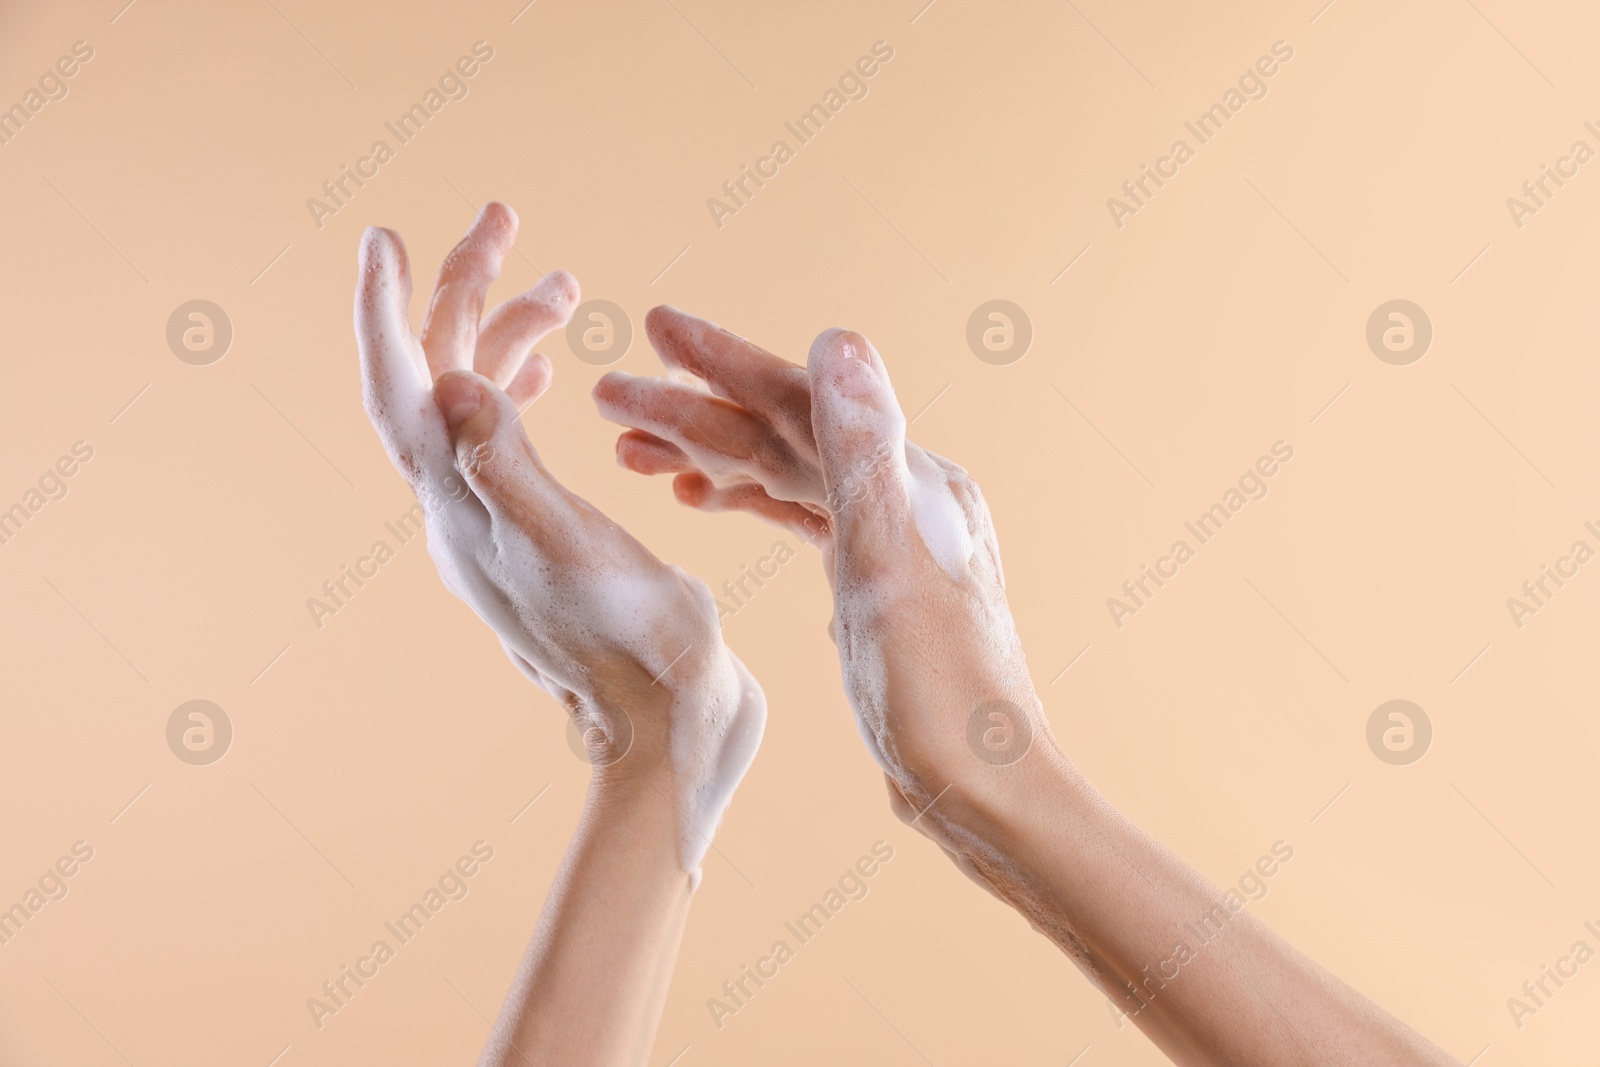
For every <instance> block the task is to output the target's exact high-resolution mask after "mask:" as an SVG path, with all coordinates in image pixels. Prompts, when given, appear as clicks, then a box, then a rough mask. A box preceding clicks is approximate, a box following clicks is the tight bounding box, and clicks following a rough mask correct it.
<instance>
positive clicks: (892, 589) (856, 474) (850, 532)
mask: <svg viewBox="0 0 1600 1067" xmlns="http://www.w3.org/2000/svg"><path fill="white" fill-rule="evenodd" d="M646 330H647V333H648V335H649V337H650V342H651V344H652V345H653V346H654V348H655V350H656V352H657V354H658V355H659V356H660V357H661V359H662V361H663V362H664V363H666V364H667V366H668V367H671V368H673V369H675V370H679V371H686V372H688V373H689V374H692V375H695V376H697V377H698V378H700V379H702V380H703V381H704V382H705V383H706V384H707V385H708V386H709V387H710V389H711V392H712V393H713V394H714V395H706V394H705V393H704V392H702V391H700V390H698V389H696V388H694V387H692V386H689V385H686V384H682V383H679V382H675V381H671V380H668V379H661V378H637V377H633V376H630V375H627V374H621V373H617V372H613V373H611V374H608V375H606V376H605V377H604V378H602V379H601V380H600V382H599V383H598V384H597V385H596V386H595V400H596V402H597V403H598V404H599V407H600V411H601V413H602V414H603V415H605V416H606V417H607V418H609V419H611V420H612V421H614V422H618V423H621V424H623V425H624V426H627V427H630V429H629V431H628V432H626V433H624V434H623V435H622V437H621V439H620V440H619V441H618V443H617V456H618V460H619V462H621V463H622V465H623V466H625V467H628V468H630V469H632V470H635V471H638V472H640V473H645V474H659V473H674V474H676V476H677V477H676V478H675V479H674V484H673V488H674V490H675V492H676V494H677V497H678V499H679V500H680V501H681V502H683V503H684V504H687V505H689V506H691V507H695V508H699V509H702V510H706V511H728V510H733V511H747V512H750V513H752V514H754V515H756V516H758V517H760V518H762V519H765V520H767V521H769V522H773V523H776V524H778V525H780V526H783V527H786V528H788V529H790V530H792V531H793V532H795V533H796V534H797V535H798V536H800V537H803V538H805V539H806V540H808V541H813V542H814V543H816V544H817V545H818V546H819V547H820V548H822V549H823V552H824V558H825V562H826V563H827V564H828V567H827V569H828V577H829V580H830V582H831V583H832V587H833V592H834V617H833V623H832V632H833V636H834V638H835V640H836V642H837V643H838V646H839V658H840V663H841V666H842V668H843V673H844V684H845V690H846V693H847V695H848V697H849V699H850V703H851V706H852V707H853V709H854V710H855V714H856V720H857V724H858V726H859V728H860V731H861V734H862V737H863V738H864V739H865V740H866V742H867V745H868V747H869V749H870V750H871V752H872V754H873V756H874V758H875V759H877V761H878V763H879V764H880V766H882V767H883V769H884V771H885V773H886V774H887V775H888V776H889V778H890V779H891V781H892V783H893V784H894V785H895V786H896V787H897V789H898V791H899V793H900V794H901V796H902V798H903V799H904V800H905V801H906V802H908V803H910V804H914V805H916V807H917V808H918V810H923V809H924V808H925V807H926V805H928V804H930V803H932V802H933V800H934V799H935V798H936V796H937V795H938V794H939V793H940V792H941V791H942V790H943V789H944V788H945V787H946V786H948V785H950V784H951V783H953V782H957V781H962V782H967V783H973V784H978V783H981V782H982V781H983V780H984V779H985V778H986V777H987V776H988V775H989V774H990V773H991V772H992V771H993V770H994V768H995V766H997V765H1005V764H1007V763H1009V762H1014V760H1015V759H1016V758H1020V756H1021V755H1022V754H1024V753H1025V751H1026V748H1025V746H1027V745H1029V744H1031V745H1033V746H1040V745H1046V744H1050V743H1052V742H1051V741H1050V738H1049V733H1048V727H1047V726H1046V725H1045V723H1044V718H1043V715H1042V714H1041V709H1040V705H1039V702H1038V699H1037V697H1036V696H1035V695H1034V692H1033V687H1032V683H1031V681H1030V679H1029V676H1028V671H1027V665H1026V663H1025V661H1024V658H1023V653H1022V646H1021V642H1020V641H1019V640H1018V637H1017V633H1016V628H1015V626H1014V624H1013V622H1012V619H1011V612H1010V609H1009V607H1008V606H1007V604H1006V596H1005V579H1004V575H1003V572H1002V570H1001V566H1000V552H999V546H998V543H997V541H996V539H995V533H994V527H993V524H992V523H991V521H990V518H989V510H988V507H987V506H986V505H985V504H984V500H983V495H982V493H981V492H980V491H979V489H978V486H977V484H976V483H975V482H974V481H973V480H972V479H971V477H969V476H968V475H967V472H966V471H964V470H962V469H961V468H960V467H958V466H956V465H955V464H954V463H951V462H950V461H949V460H947V459H944V458H943V457H941V456H938V455H936V454H934V453H932V452H929V451H927V450H926V449H923V448H920V447H918V446H917V445H914V444H912V443H910V442H908V441H907V440H906V438H905V427H906V422H905V417H904V415H903V414H902V413H901V411H900V407H899V404H898V403H897V401H896V400H895V395H894V389H893V387H892V385H891V384H890V382H889V376H888V372H887V370H886V369H885V367H884V363H883V359H882V358H881V357H880V356H879V355H878V352H877V350H876V349H874V348H873V347H872V345H871V344H870V343H869V342H868V341H867V340H866V338H864V337H862V336H861V335H860V334H856V333H852V332H849V331H845V330H828V331H826V332H824V333H823V334H821V335H820V336H819V337H818V338H817V339H816V341H815V342H813V344H812V346H811V352H810V356H809V358H808V361H807V366H806V367H800V366H798V365H796V364H793V363H789V362H788V361H786V360H783V359H780V358H779V357H777V356H775V355H772V354H771V353H768V352H765V351H763V350H762V349H760V348H758V347H756V346H755V345H753V344H751V343H749V342H748V341H745V340H744V339H742V338H740V337H736V336H734V335H733V334H731V333H729V332H727V331H725V330H722V329H720V328H718V327H716V326H714V325H712V324H711V323H708V322H705V321H704V320H701V319H697V318H694V317H692V316H689V315H686V314H684V313H683V312H680V311H677V310H675V309H672V308H665V307H663V308H656V309H654V310H653V311H651V312H650V314H649V316H648V317H647V318H646ZM974 724H977V728H976V729H974V728H973V727H974ZM973 738H976V739H977V745H976V747H975V746H974V743H973V741H972V740H970V739H973ZM992 743H998V747H992ZM1008 744H1009V745H1011V746H1024V747H1023V748H1021V749H1018V748H1015V747H1013V748H1011V749H1009V750H1008V749H1007V748H1006V747H1005V746H1006V745H1008Z"/></svg>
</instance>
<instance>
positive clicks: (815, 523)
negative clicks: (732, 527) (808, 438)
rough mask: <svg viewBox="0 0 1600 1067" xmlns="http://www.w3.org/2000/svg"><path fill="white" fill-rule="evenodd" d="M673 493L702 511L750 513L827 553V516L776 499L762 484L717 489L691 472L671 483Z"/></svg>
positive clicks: (828, 536)
mask: <svg viewBox="0 0 1600 1067" xmlns="http://www.w3.org/2000/svg"><path fill="white" fill-rule="evenodd" d="M672 492H673V495H675V496H676V497H677V498H678V502H679V503H681V504H684V505H686V506H688V507H691V508H696V509H698V510H700V511H743V512H748V513H749V514H751V515H754V516H755V517H756V518H758V519H762V520H764V521H766V522H769V523H771V524H772V525H774V526H779V527H782V528H783V529H785V530H788V531H789V532H790V533H792V534H794V535H795V536H796V537H798V538H800V539H801V540H802V541H808V542H811V543H812V544H815V545H816V546H817V547H818V548H819V549H824V550H826V548H827V547H828V546H829V545H830V544H831V541H832V536H831V532H830V530H829V526H828V520H827V518H826V517H825V516H822V515H818V514H817V513H816V512H815V511H812V510H811V509H810V508H808V507H805V506H804V505H802V504H796V503H794V502H793V501H789V500H774V499H773V498H772V497H771V496H769V495H767V493H766V491H765V490H763V489H762V488H761V487H760V486H759V485H729V486H718V485H717V484H716V483H715V482H713V481H712V480H711V479H710V478H707V477H706V476H705V475H704V474H702V473H700V472H699V471H690V472H688V473H686V474H680V475H678V476H677V477H676V478H674V479H673V480H672Z"/></svg>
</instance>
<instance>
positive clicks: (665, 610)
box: [355, 203, 766, 871]
mask: <svg viewBox="0 0 1600 1067" xmlns="http://www.w3.org/2000/svg"><path fill="white" fill-rule="evenodd" d="M516 226H517V219H516V215H515V214H514V213H513V212H512V211H511V209H510V208H508V207H506V206H504V205H503V204H498V203H491V204H489V205H488V206H487V207H485V208H484V210H483V212H482V213H481V214H480V215H479V217H478V219H477V221H476V222H475V223H474V225H473V227H472V229H471V230H470V231H469V232H468V234H467V236H466V237H465V238H464V239H463V240H462V242H461V243H460V244H459V245H457V246H456V248H455V250H454V251H453V252H451V253H450V255H449V257H448V258H446V260H445V262H444V265H443V266H442V267H441V269H440V272H439V281H438V284H437V286H436V287H435V290H434V294H433V299H432V301H431V303H430V304H429V307H428V312H427V315H426V317H425V318H424V320H423V326H422V334H421V337H420V339H419V338H418V337H417V336H416V335H415V334H413V333H412V330H411V325H410V321H409V317H408V305H409V303H410V299H411V275H410V271H409V268H408V265H407V260H406V253H405V247H404V245H403V244H402V243H401V240H400V237H399V235H398V234H396V233H394V232H393V231H390V230H383V229H370V230H368V231H367V233H366V235H365V237H364V238H363V240H362V244H361V273H360V281H359V284H358V286H357V290H356V303H355V324H356V336H357V338H358V340H359V343H360V349H361V366H362V385H363V393H364V397H365V402H366V409H367V414H368V415H369V416H370V417H371V419H372V422H373V425H374V426H375V427H376V428H377V430H378V434H379V436H380V437H381V438H382V439H383V443H384V447H385V448H386V449H387V450H388V453H389V457H390V459H391V460H393V462H394V464H395V466H396V467H397V468H398V469H399V470H400V472H401V473H402V474H403V475H404V476H405V477H406V480H407V481H408V482H409V483H410V484H411V487H412V489H413V491H414V492H415V493H416V495H417V499H418V500H419V501H420V502H421V503H422V505H423V508H424V511H425V513H426V517H427V518H426V522H427V530H428V549H429V552H430V553H431V555H432V556H433V559H434V562H435V564H436V565H437V566H438V568H439V573H440V576H441V577H442V578H443V579H444V582H445V584H446V585H447V586H448V587H449V588H450V589H451V591H452V592H454V593H455V594H456V595H457V596H459V597H460V598H461V599H463V600H465V601H466V602H467V604H468V605H470V606H471V607H472V609H473V610H474V611H475V612H477V613H478V615H479V617H481V618H482V619H483V620H484V621H485V622H486V623H488V624H489V626H490V628H491V629H493V630H494V632H495V633H496V635H497V636H498V637H499V638H500V640H501V643H502V644H503V645H504V647H505V649H506V652H507V654H508V655H510V657H511V659H512V661H513V662H514V663H516V665H517V666H518V667H520V668H521V669H522V670H523V671H524V672H525V673H526V674H527V675H528V676H529V677H530V678H532V679H533V680H534V681H536V682H537V683H538V684H539V685H540V686H542V687H543V688H544V689H546V690H547V691H548V692H549V693H551V695H553V696H555V697H556V698H557V699H558V700H560V701H561V703H562V704H563V705H564V706H565V707H566V709H567V710H568V712H569V713H570V714H571V715H572V716H573V718H574V719H575V720H576V721H577V723H578V725H579V728H580V729H581V730H582V731H583V735H584V738H585V742H586V744H587V745H588V746H589V749H590V753H591V760H592V762H593V763H594V764H595V765H596V767H597V769H598V773H600V774H601V775H604V776H608V777H612V778H616V777H627V776H630V775H636V774H637V775H647V776H649V777H651V778H652V779H654V778H656V777H657V776H659V775H660V774H663V773H664V774H665V775H666V776H667V778H669V779H670V780H671V782H672V783H673V784H674V785H675V787H676V793H677V795H676V797H675V798H674V800H675V802H676V803H677V805H678V806H679V808H680V812H681V814H682V815H683V816H684V817H685V819H686V821H687V823H688V826H687V827H686V828H685V831H686V832H685V849H684V852H685V860H684V862H685V864H686V869H687V870H690V871H693V870H694V869H695V868H696V867H698V864H699V859H700V857H701V855H703V853H704V849H705V845H706V843H707V842H708V841H709V835H710V834H711V832H712V831H713V830H714V829H715V827H716V823H717V821H718V820H719V819H720V817H721V813H722V809H723V807H724V806H725V805H726V803H727V800H728V798H729V796H730V795H731V793H732V790H733V787H734V786H735V785H736V784H737V783H738V781H739V779H740V777H741V776H742V775H743V773H744V771H745V769H746V768H747V767H748V766H749V763H750V761H751V759H752V758H753V757H754V754H755V749H756V746H757V744H758V743H759V741H760V737H761V732H762V726H763V724H764V721H765V716H766V711H765V702H764V699H763V696H762V693H761V690H760V688H759V687H758V686H757V685H756V683H755V681H754V679H753V678H751V676H750V674H749V673H748V672H747V671H746V670H745V668H744V666H743V664H741V663H740V662H739V660H738V659H737V658H736V657H735V656H734V655H733V654H732V653H731V652H730V651H728V649H727V648H726V646H724V645H723V643H722V639H721V633H720V630H719V627H718V623H717V617H716V610H715V605H714V602H713V600H712V597H711V594H710V592H709V591H708V590H707V588H706V586H705V584H704V583H703V582H701V581H699V580H698V579H695V578H692V577H690V576H688V575H686V574H685V573H684V572H683V571H681V570H679V569H678V568H676V567H671V566H668V565H666V564H664V563H662V562H661V561H660V560H658V559H657V558H656V557H655V556H654V555H652V554H651V553H650V551H649V550H648V549H646V548H645V547H644V546H643V545H641V544H640V543H639V542H638V541H636V540H635V539H634V538H633V537H632V536H630V535H629V534H628V533H627V531H625V530H623V529H622V528H621V527H619V526H617V525H616V524H615V523H614V522H612V521H611V520H610V519H608V518H606V517H605V516H604V515H602V514H601V513H600V512H599V511H597V510H595V509H594V508H593V507H592V506H590V505H589V504H588V503H586V502H585V501H583V500H582V499H580V498H579V497H577V496H576V495H574V494H573V493H571V492H569V491H568V490H567V489H565V488H564V487H563V486H562V485H561V484H560V483H559V482H557V481H556V480H555V478H553V477H552V476H551V474H550V472H549V471H548V470H546V469H545V467H544V465H543V464H542V463H541V462H540V461H539V457H538V454H537V453H536V452H535V451H534V449H533V446H532V444H530V443H529V441H528V438H527V435H526V434H525V433H524V432H523V429H522V424H521V421H520V418H519V415H518V408H519V406H524V405H526V404H528V403H531V402H532V401H533V400H534V399H535V398H536V397H538V396H539V394H541V393H542V392H544V390H545V389H546V388H547V387H548V385H549V383H550V378H551V366H550V361H549V360H548V359H547V358H546V357H545V356H543V355H541V354H539V353H536V352H532V348H533V346H534V345H535V344H536V343H537V342H538V341H539V339H540V338H541V337H543V336H544V335H545V334H546V333H548V332H550V331H551V330H552V329H556V328H558V327H560V326H562V325H564V324H565V323H566V322H567V320H568V319H569V318H570V317H571V315H572V312H573V308H574V306H575V304H576V303H577V299H578V285H577V282H576V280H574V279H573V278H572V276H571V275H569V274H565V273H555V274H549V275H546V276H545V277H544V278H543V279H541V280H540V281H539V283H538V284H537V285H535V286H534V287H533V288H532V289H530V290H528V291H527V292H525V293H523V294H522V295H520V296H517V297H513V298H512V299H510V300H508V301H506V302H505V303H503V304H501V305H500V306H498V307H496V308H495V309H493V310H492V311H490V312H489V314H488V315H487V316H484V315H483V309H484V301H485V297H486V295H487V293H488V289H489V286H490V285H491V284H492V283H493V282H494V280H495V279H496V278H497V277H498V276H499V273H500V264H501V261H502V259H503V258H504V256H505V254H506V252H507V251H508V250H509V249H510V247H511V243H512V240H513V239H514V237H515V234H516ZM480 319H481V322H480Z"/></svg>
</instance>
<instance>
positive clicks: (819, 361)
mask: <svg viewBox="0 0 1600 1067" xmlns="http://www.w3.org/2000/svg"><path fill="white" fill-rule="evenodd" d="M807 369H808V371H809V373H810V376H811V394H812V408H811V422H812V427H813V429H814V431H815V435H816V442H817V455H818V458H819V460H820V462H821V466H822V474H823V480H824V483H825V486H826V492H827V497H826V503H827V507H828V510H829V512H830V513H831V514H832V516H833V529H834V533H835V536H837V537H838V538H839V544H840V552H841V558H842V557H843V556H844V554H845V552H846V549H847V548H848V549H849V551H850V554H851V555H854V554H855V552H856V550H858V549H860V550H866V551H867V552H869V553H870V554H871V556H872V557H874V558H876V559H878V560H879V562H886V561H887V560H888V559H890V558H892V557H890V556H888V555H887V553H890V552H894V551H896V550H895V547H894V546H895V545H896V544H897V543H902V541H903V538H904V536H905V535H906V533H907V525H908V519H909V514H910V476H909V472H908V470H907V468H906V442H905V432H906V419H905V415H904V414H903V413H902V412H901V411H900V404H899V402H898V401H897V400H896V399H895V395H894V387H893V386H892V385H891V384H890V382H889V373H888V370H887V369H886V368H885V367H884V365H883V359H882V357H880V356H879V355H878V352H877V349H875V348H873V347H872V344H871V343H870V342H869V341H868V340H867V339H866V338H865V337H862V336H861V335H860V334H858V333H853V332H851V331H848V330H837V329H835V330H826V331H824V332H823V333H822V334H820V335H819V336H818V337H817V339H816V340H815V341H813V342H812V344H811V353H810V357H809V360H808V362H807Z"/></svg>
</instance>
